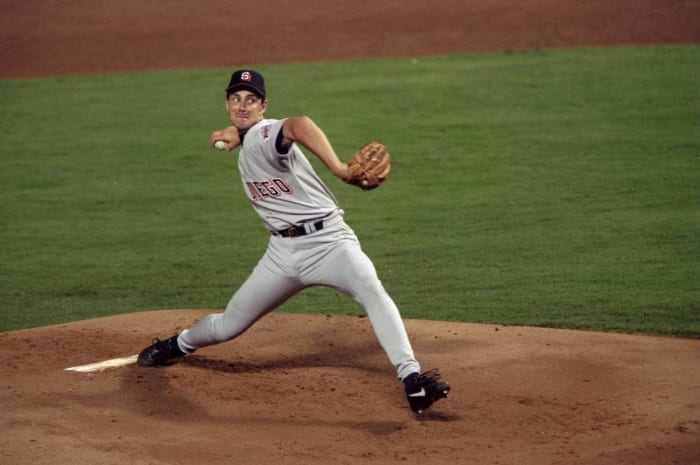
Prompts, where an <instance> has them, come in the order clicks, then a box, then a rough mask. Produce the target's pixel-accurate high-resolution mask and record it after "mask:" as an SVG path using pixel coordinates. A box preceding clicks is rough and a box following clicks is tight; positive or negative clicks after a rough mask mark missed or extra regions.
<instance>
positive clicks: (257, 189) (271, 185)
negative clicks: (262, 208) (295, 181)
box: [246, 178, 294, 202]
mask: <svg viewBox="0 0 700 465" xmlns="http://www.w3.org/2000/svg"><path fill="white" fill-rule="evenodd" d="M246 186H248V191H249V192H250V195H251V200H252V201H253V202H257V201H259V200H264V199H267V198H270V197H280V196H282V195H285V194H293V193H294V189H292V186H290V185H289V184H288V183H287V181H285V180H284V179H280V178H275V179H270V180H269V181H248V182H246Z"/></svg>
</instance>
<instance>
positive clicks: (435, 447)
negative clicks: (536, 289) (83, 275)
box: [0, 310, 700, 465]
mask: <svg viewBox="0 0 700 465" xmlns="http://www.w3.org/2000/svg"><path fill="white" fill-rule="evenodd" d="M207 313H209V311H204V310H189V311H184V310H181V311H158V312H148V313H137V314H130V315H121V316H115V317H109V318H101V319H95V320H88V321H82V322H77V323H71V324H66V325H57V326H50V327H45V328H39V329H32V330H23V331H15V332H9V333H4V334H0V351H1V352H2V354H3V359H4V361H3V364H2V366H1V367H0V379H2V390H1V391H0V392H1V394H0V400H1V402H2V406H3V414H2V420H0V422H2V425H3V428H2V431H3V434H2V435H0V450H2V457H3V458H2V462H3V463H8V464H10V463H11V464H32V465H38V464H51V465H75V464H78V463H94V464H97V463H99V464H120V465H121V464H125V463H129V464H183V465H185V464H186V465H192V464H197V465H206V464H220V463H245V464H247V465H255V464H260V465H263V464H264V465H268V464H274V465H282V464H304V465H310V464H323V465H330V464H368V463H376V464H391V463H409V462H415V461H419V462H422V463H435V464H447V463H454V464H457V463H458V464H463V463H469V464H496V463H501V464H519V465H526V464H532V465H544V464H567V465H571V464H593V463H595V464H620V463H625V464H650V463H654V464H661V463H667V464H671V463H674V464H675V463H678V464H690V463H698V457H700V408H699V402H698V401H699V400H700V370H698V369H697V367H698V361H699V360H700V341H697V340H687V339H672V338H658V337H645V336H630V335H618V334H600V333H591V332H582V331H563V330H550V329H533V328H523V327H504V326H494V325H474V324H461V323H445V322H433V321H416V320H407V321H406V327H407V329H408V332H409V335H410V337H411V340H412V341H413V344H414V349H415V351H416V354H417V356H418V358H419V360H420V361H421V363H422V364H423V368H424V369H430V368H434V367H438V368H440V369H441V371H442V372H443V375H444V377H445V378H446V379H447V380H448V381H449V382H450V383H451V384H452V386H453V389H452V392H451V393H450V397H449V398H448V399H445V400H441V401H439V402H438V403H436V404H434V405H433V407H432V408H431V409H430V410H429V411H427V412H426V413H425V414H424V415H423V416H421V417H415V416H414V414H413V413H412V412H411V411H410V410H409V408H408V404H407V402H406V399H405V398H404V393H403V391H402V385H401V383H400V382H399V381H398V380H397V379H396V378H395V374H394V369H393V368H392V367H391V366H390V365H389V362H388V360H387V358H386V356H385V355H384V352H383V351H382V350H381V348H380V347H379V345H378V343H377V341H376V338H375V336H374V333H373V331H372V328H371V326H370V323H369V321H368V320H367V319H366V318H359V317H338V316H334V317H326V316H308V315H288V314H271V315H268V316H267V317H265V318H263V319H262V320H261V321H260V322H258V323H257V324H256V325H255V326H253V327H252V328H251V329H250V330H249V331H248V332H247V333H245V334H244V335H243V336H241V337H240V338H239V339H237V340H235V341H231V342H228V343H225V344H221V345H218V346H214V347H208V348H205V349H202V350H200V351H198V352H197V353H196V354H194V355H191V356H189V357H188V358H187V359H186V360H185V361H183V362H181V363H179V364H176V365H172V366H169V367H165V368H141V367H138V366H135V365H133V364H130V365H126V366H123V367H119V368H111V369H108V370H105V371H101V372H93V373H77V372H72V371H65V368H67V367H72V366H76V365H81V364H87V363H92V362H98V361H102V360H107V359H112V358H117V357H124V356H128V355H133V354H135V353H137V352H138V351H139V350H140V349H142V348H143V347H145V346H147V345H148V344H149V343H150V340H151V338H152V337H156V336H159V337H166V336H169V335H171V334H173V333H175V332H177V331H179V330H181V329H183V328H186V327H190V326H192V325H193V324H194V323H195V322H196V321H198V320H199V319H200V318H201V317H203V316H204V315H206V314H207Z"/></svg>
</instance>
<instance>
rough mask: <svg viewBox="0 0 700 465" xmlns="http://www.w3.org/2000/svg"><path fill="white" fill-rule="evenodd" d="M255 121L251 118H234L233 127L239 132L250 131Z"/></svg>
mask: <svg viewBox="0 0 700 465" xmlns="http://www.w3.org/2000/svg"><path fill="white" fill-rule="evenodd" d="M253 122H254V121H253V120H251V119H250V118H234V120H233V125H234V126H236V128H238V130H240V131H243V130H246V129H249V128H250V127H251V126H252V125H253Z"/></svg>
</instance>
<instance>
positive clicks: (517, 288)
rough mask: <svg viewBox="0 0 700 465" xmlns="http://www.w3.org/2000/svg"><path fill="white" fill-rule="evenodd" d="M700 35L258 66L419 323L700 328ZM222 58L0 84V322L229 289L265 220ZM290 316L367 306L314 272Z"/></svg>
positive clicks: (217, 303)
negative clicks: (674, 42)
mask: <svg viewBox="0 0 700 465" xmlns="http://www.w3.org/2000/svg"><path fill="white" fill-rule="evenodd" d="M699 58H700V47H698V46H668V47H650V48H609V49H581V50H560V51H532V52H519V53H500V54H483V55H459V56H442V57H432V58H420V59H415V60H410V59H395V60H368V61H355V62H344V63H312V64H305V65H274V66H271V65H268V66H259V67H258V69H260V70H261V71H262V72H263V73H264V74H265V76H266V79H267V82H268V92H269V97H270V99H271V102H270V107H269V109H268V116H270V117H283V116H290V115H298V114H308V115H310V116H311V117H312V118H314V120H315V121H316V122H317V123H318V124H319V125H320V126H321V127H323V128H324V130H325V131H326V133H327V134H328V136H329V138H330V139H331V141H332V142H333V143H334V145H335V147H336V150H337V151H338V153H339V154H340V155H341V157H342V158H345V159H348V158H349V157H350V154H351V152H352V151H353V150H354V148H355V147H357V146H359V145H360V144H361V143H363V142H364V141H366V140H368V139H370V138H375V137H378V138H380V139H381V140H382V141H384V142H385V143H386V144H387V145H388V146H389V148H390V151H391V152H392V154H393V156H394V158H395V166H394V171H393V173H392V176H391V178H390V180H389V181H388V183H387V184H386V185H385V186H384V187H382V188H381V189H379V190H377V191H373V192H371V193H364V192H361V191H359V190H358V189H356V188H352V187H350V186H346V185H343V184H342V183H341V182H340V181H338V180H336V179H333V178H332V176H331V175H330V174H329V173H327V172H326V171H324V170H323V168H321V166H320V163H315V166H317V167H318V170H319V172H320V174H321V175H322V177H324V178H325V179H326V180H327V181H328V183H329V185H330V187H331V189H332V190H333V191H334V193H335V194H336V196H337V197H338V199H339V201H340V202H341V205H342V206H343V207H344V209H345V210H346V218H347V220H348V222H349V223H350V225H351V226H352V227H353V228H354V229H355V231H356V232H357V233H358V235H359V236H360V239H361V241H362V242H363V247H364V248H365V250H366V251H367V252H368V254H369V255H370V257H372V258H373V260H374V262H375V265H376V267H377V269H378V271H379V274H380V277H381V278H382V281H383V282H384V284H385V287H386V288H387V290H388V291H389V292H390V294H391V295H392V296H393V297H394V299H395V300H396V302H397V304H398V305H399V307H400V308H401V311H402V314H403V316H404V317H407V318H427V319H440V320H454V321H470V322H489V323H501V324H522V325H537V326H552V327H568V328H586V329H600V330H610V331H624V332H644V333H654V334H671V335H684V336H695V337H697V336H700V303H699V302H700V292H699V291H700V279H699V278H700V273H699V268H698V265H699V264H700V241H699V237H698V231H700V215H699V211H698V199H700V197H699V195H698V194H700V188H699V184H698V180H699V178H698V174H700V170H698V162H699V156H700V137H699V136H698V135H699V134H700V131H699V129H700V127H699V123H700V108H699V102H700V100H699V95H698V89H700V72H699V71H698V70H699V68H698V62H699V60H698V59H699ZM230 71H231V70H228V69H224V70H222V69H215V70H199V71H181V72H168V73H166V72H158V73H129V74H118V75H110V76H93V77H62V78H52V79H36V80H24V81H14V80H9V81H0V103H1V105H0V133H1V134H2V144H0V282H1V283H2V284H1V285H0V331H7V330H12V329H18V328H25V327H32V326H40V325H46V324H51V323H59V322H66V321H71V320H77V319H84V318H90V317H98V316H105V315H111V314H116V313H127V312H135V311H141V310H151V309H161V308H221V307H223V306H224V305H225V304H226V302H227V300H228V298H229V297H230V295H231V294H232V293H233V292H234V291H235V289H236V288H237V287H238V285H239V284H240V283H241V282H242V280H243V279H245V278H246V276H247V275H248V273H249V272H250V270H251V269H252V267H253V266H254V265H255V263H256V262H257V260H258V259H259V257H260V256H261V254H262V252H263V250H264V247H265V244H266V241H267V237H266V236H265V233H264V231H263V229H262V226H261V225H260V222H259V220H258V218H257V216H256V215H255V213H254V212H253V211H252V209H251V208H250V206H248V205H247V203H246V200H245V198H244V196H243V195H242V188H241V186H240V179H239V177H238V173H237V170H236V165H235V156H233V155H228V156H227V155H222V154H220V153H217V152H215V151H213V150H211V149H209V148H208V147H207V142H208V137H209V134H210V132H211V131H212V130H214V129H218V128H220V127H223V126H224V125H226V124H227V121H226V119H225V114H224V111H223V90H222V89H223V87H225V85H226V83H227V82H228V77H229V73H230ZM280 310H281V311H288V312H317V313H334V314H361V313H362V309H361V308H359V307H358V306H357V305H356V304H355V303H354V302H352V301H351V300H350V299H348V298H346V297H344V296H342V295H340V294H337V293H335V292H333V291H330V290H328V289H323V288H314V289H311V290H307V291H305V292H303V293H302V294H300V295H299V296H297V297H295V298H294V299H292V300H290V301H289V302H287V303H286V304H285V305H284V306H283V307H282V308H281V309H280Z"/></svg>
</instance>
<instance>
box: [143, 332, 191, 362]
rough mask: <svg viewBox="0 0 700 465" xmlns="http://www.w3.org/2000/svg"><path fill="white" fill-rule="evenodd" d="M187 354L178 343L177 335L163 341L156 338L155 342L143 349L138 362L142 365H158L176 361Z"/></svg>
mask: <svg viewBox="0 0 700 465" xmlns="http://www.w3.org/2000/svg"><path fill="white" fill-rule="evenodd" d="M183 355H185V353H184V352H183V351H181V350H180V347H178V345H177V335H175V336H172V337H169V338H168V339H166V340H164V341H161V340H160V339H158V338H156V339H154V340H153V344H151V345H150V346H148V347H146V348H145V349H143V350H142V351H141V353H140V354H139V356H138V358H137V359H136V363H137V364H139V365H141V366H142V367H158V366H162V365H169V364H172V363H175V362H176V360H175V359H176V358H179V357H182V356H183Z"/></svg>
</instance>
